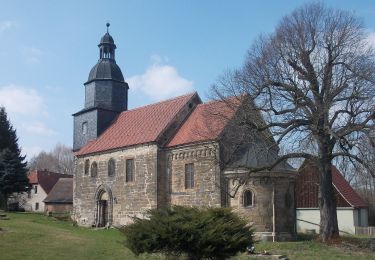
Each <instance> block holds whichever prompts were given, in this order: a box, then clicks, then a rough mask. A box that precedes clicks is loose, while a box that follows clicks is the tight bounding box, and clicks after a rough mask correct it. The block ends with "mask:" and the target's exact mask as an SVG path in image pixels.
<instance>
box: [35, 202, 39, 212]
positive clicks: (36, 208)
mask: <svg viewBox="0 0 375 260" xmlns="http://www.w3.org/2000/svg"><path fill="white" fill-rule="evenodd" d="M38 209H39V203H38V202H36V203H35V210H38Z"/></svg>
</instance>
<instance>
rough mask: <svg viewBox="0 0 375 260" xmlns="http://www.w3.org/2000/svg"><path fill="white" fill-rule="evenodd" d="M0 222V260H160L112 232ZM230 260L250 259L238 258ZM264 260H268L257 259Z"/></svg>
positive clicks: (294, 245)
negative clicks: (130, 247) (141, 252)
mask: <svg viewBox="0 0 375 260" xmlns="http://www.w3.org/2000/svg"><path fill="white" fill-rule="evenodd" d="M7 215H8V216H9V217H10V220H0V228H1V230H0V259H1V260H6V259H17V260H19V259H38V260H39V259H160V257H158V256H156V255H142V257H140V258H137V257H136V256H134V255H133V254H132V253H131V252H130V251H129V250H128V249H127V248H126V247H125V246H124V239H125V238H124V236H123V235H122V234H121V233H120V232H119V231H117V230H115V229H109V230H94V229H89V228H81V227H73V226H72V224H71V223H70V222H64V221H58V220H55V219H54V218H50V217H46V216H44V215H40V214H31V213H7ZM255 247H256V250H257V251H258V252H259V251H262V250H267V251H269V252H271V253H273V254H284V255H286V256H287V257H288V258H289V259H355V260H360V259H375V253H374V252H371V251H369V250H365V249H359V248H357V247H355V248H351V247H350V246H347V245H342V244H341V245H336V246H325V245H322V244H320V243H318V242H316V241H298V242H284V243H281V242H280V243H270V242H267V243H265V242H262V243H258V244H256V246H255ZM233 259H238V260H245V259H253V258H251V257H249V256H247V255H244V254H243V255H240V256H238V257H234V258H233ZM260 259H267V258H260Z"/></svg>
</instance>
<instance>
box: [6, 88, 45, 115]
mask: <svg viewBox="0 0 375 260" xmlns="http://www.w3.org/2000/svg"><path fill="white" fill-rule="evenodd" d="M0 105H2V106H4V107H5V109H6V111H7V112H8V113H15V114H22V115H35V114H38V113H43V111H42V109H43V98H42V97H41V96H40V95H39V94H38V93H37V91H36V90H34V89H30V88H25V87H21V86H17V85H13V84H11V85H7V86H3V87H0Z"/></svg>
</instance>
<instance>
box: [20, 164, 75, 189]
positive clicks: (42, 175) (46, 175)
mask: <svg viewBox="0 0 375 260" xmlns="http://www.w3.org/2000/svg"><path fill="white" fill-rule="evenodd" d="M27 177H28V178H29V183H30V184H39V185H40V186H41V187H42V188H43V190H44V191H45V192H46V193H47V194H48V193H49V192H50V191H51V189H52V188H53V186H54V185H55V184H56V182H57V181H58V180H59V179H60V178H72V177H73V176H72V175H68V174H61V173H56V172H50V171H47V170H33V171H31V172H30V173H29V174H28V176H27Z"/></svg>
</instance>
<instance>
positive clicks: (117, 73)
mask: <svg viewBox="0 0 375 260" xmlns="http://www.w3.org/2000/svg"><path fill="white" fill-rule="evenodd" d="M106 26H107V32H106V33H105V34H104V36H103V37H102V38H101V40H100V43H99V45H98V47H99V60H98V62H97V63H96V64H95V66H94V67H93V68H92V69H91V71H90V74H89V77H88V80H87V82H86V83H84V86H85V104H84V108H83V109H82V110H80V111H79V112H77V113H75V114H73V117H74V135H73V150H74V151H77V150H79V149H80V148H81V147H82V146H84V145H85V144H86V143H87V142H88V141H90V140H93V139H95V138H97V137H98V136H99V135H100V134H101V133H103V131H104V130H105V129H107V127H108V126H109V125H110V124H111V122H112V121H113V120H114V119H115V118H116V117H117V116H118V115H119V114H120V113H121V112H122V111H125V110H127V108H128V90H129V85H128V83H126V82H125V80H124V76H123V75H122V72H121V69H120V67H119V66H118V65H117V64H116V60H115V50H116V44H115V43H114V40H113V38H112V36H111V35H110V34H109V32H108V28H109V26H110V24H109V23H107V24H106Z"/></svg>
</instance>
